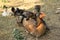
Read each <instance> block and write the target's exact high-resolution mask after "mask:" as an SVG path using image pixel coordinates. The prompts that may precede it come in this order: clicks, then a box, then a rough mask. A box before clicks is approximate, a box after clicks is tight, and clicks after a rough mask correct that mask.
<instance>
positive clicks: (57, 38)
mask: <svg viewBox="0 0 60 40" xmlns="http://www.w3.org/2000/svg"><path fill="white" fill-rule="evenodd" d="M42 1H43V2H44V3H45V4H44V5H43V6H41V11H43V12H44V13H45V14H46V17H45V18H44V20H45V22H46V23H47V25H48V28H49V29H50V32H49V33H47V34H46V35H44V36H43V37H40V38H38V39H39V40H60V14H56V13H55V11H56V9H57V8H60V0H42ZM29 10H33V9H32V8H31V9H29ZM14 28H18V29H19V30H23V31H24V29H23V28H22V27H18V26H17V24H16V18H9V17H2V16H0V40H15V39H14V38H13V35H12V31H13V29H14ZM23 33H24V35H26V33H25V32H23ZM26 37H27V39H26V40H29V39H30V40H35V38H34V37H33V36H31V35H27V36H26Z"/></svg>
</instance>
